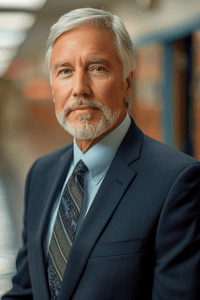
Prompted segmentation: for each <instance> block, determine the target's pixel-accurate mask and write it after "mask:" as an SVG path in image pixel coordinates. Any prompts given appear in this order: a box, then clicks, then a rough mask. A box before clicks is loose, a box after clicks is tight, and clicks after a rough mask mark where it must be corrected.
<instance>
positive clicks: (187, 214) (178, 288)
mask: <svg viewBox="0 0 200 300" xmlns="http://www.w3.org/2000/svg"><path fill="white" fill-rule="evenodd" d="M169 299H170V300H180V299H181V300H197V299H200V164H198V163H197V164H194V165H192V166H190V167H188V168H187V169H186V170H184V171H183V172H182V173H181V174H180V175H179V176H178V178H177V179H176V181H175V182H174V184H173V186H172V187H171V189H170V191H169V193H168V196H167V199H166V201H165V204H164V206H163V209H162V212H161V215H160V218H159V222H158V227H157V234H156V241H155V269H154V283H153V290H152V300H169Z"/></svg>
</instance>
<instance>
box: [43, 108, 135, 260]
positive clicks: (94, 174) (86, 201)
mask: <svg viewBox="0 0 200 300" xmlns="http://www.w3.org/2000/svg"><path fill="white" fill-rule="evenodd" d="M130 124H131V119H130V117H129V115H128V114H127V115H126V117H125V118H124V120H123V121H122V123H121V124H120V125H119V126H118V127H116V128H115V129H114V130H113V131H111V132H110V133H109V134H108V135H106V136H105V137H104V138H102V139H101V140H100V141H99V142H98V143H97V144H95V145H94V146H93V147H92V148H90V149H89V150H88V151H87V152H86V153H83V152H82V151H81V150H80V149H79V147H78V146H77V143H76V140H75V139H74V142H73V153H74V157H73V160H72V163H71V166H70V168H69V171H68V174H67V178H66V180H65V183H64V185H63V188H62V191H61V193H60V194H59V196H58V198H57V200H56V201H55V204H54V206H53V209H52V213H51V218H50V223H49V227H48V230H47V233H46V236H45V239H44V252H45V254H46V256H47V253H48V249H49V244H50V240H51V235H52V232H53V226H54V223H55V220H56V215H57V211H58V208H59V204H60V200H61V195H62V193H63V190H64V187H65V185H66V183H67V181H68V179H69V177H70V176H71V174H72V172H73V170H74V168H75V166H76V164H77V163H78V162H79V160H80V159H82V160H83V162H84V163H85V164H86V166H87V168H88V171H87V172H86V174H85V177H84V198H83V204H82V208H81V215H80V219H79V224H78V228H77V232H78V230H79V228H80V225H81V224H82V222H83V220H84V218H85V217H86V215H87V212H88V210H89V208H90V206H91V205H92V202H93V200H94V198H95V196H96V194H97V192H98V190H99V188H100V186H101V183H102V181H103V179H104V177H105V175H106V173H107V171H108V169H109V167H110V165H111V163H112V160H113V158H114V156H115V154H116V152H117V150H118V148H119V146H120V144H121V142H122V140H123V139H124V137H125V135H126V133H127V131H128V129H129V127H130Z"/></svg>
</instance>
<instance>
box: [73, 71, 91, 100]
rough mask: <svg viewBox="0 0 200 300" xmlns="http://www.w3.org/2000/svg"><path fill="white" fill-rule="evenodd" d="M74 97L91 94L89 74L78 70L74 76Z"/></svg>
mask: <svg viewBox="0 0 200 300" xmlns="http://www.w3.org/2000/svg"><path fill="white" fill-rule="evenodd" d="M72 94H73V97H87V96H89V95H90V94H91V89H90V85H89V78H88V75H87V74H85V73H84V72H83V71H77V72H76V73H75V75H74V77H73V91H72Z"/></svg>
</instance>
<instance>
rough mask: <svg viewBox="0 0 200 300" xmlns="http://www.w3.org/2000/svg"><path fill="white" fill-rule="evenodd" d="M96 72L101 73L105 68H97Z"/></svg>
mask: <svg viewBox="0 0 200 300" xmlns="http://www.w3.org/2000/svg"><path fill="white" fill-rule="evenodd" d="M94 70H95V71H98V72H100V71H103V70H104V68H103V67H96V68H95V69H94Z"/></svg>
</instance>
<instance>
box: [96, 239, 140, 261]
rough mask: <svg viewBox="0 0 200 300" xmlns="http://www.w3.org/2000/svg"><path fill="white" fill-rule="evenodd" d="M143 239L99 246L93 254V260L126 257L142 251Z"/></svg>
mask: <svg viewBox="0 0 200 300" xmlns="http://www.w3.org/2000/svg"><path fill="white" fill-rule="evenodd" d="M142 244H143V239H140V238H139V239H134V240H129V241H121V242H116V243H107V244H97V245H96V246H95V247H94V249H93V251H92V254H91V256H90V257H91V258H95V257H105V256H116V255H125V254H131V253H139V252H141V251H142Z"/></svg>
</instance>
